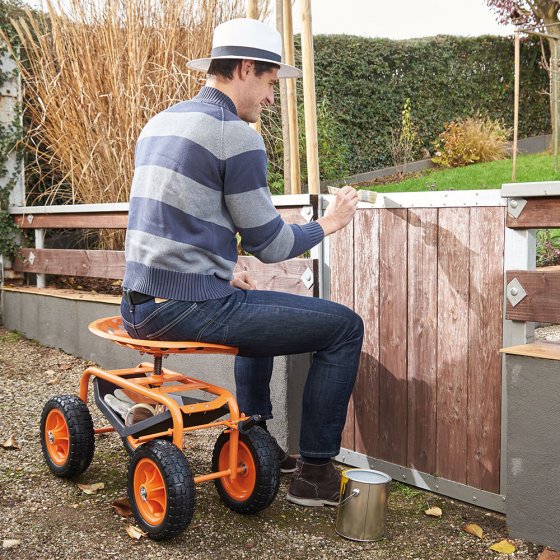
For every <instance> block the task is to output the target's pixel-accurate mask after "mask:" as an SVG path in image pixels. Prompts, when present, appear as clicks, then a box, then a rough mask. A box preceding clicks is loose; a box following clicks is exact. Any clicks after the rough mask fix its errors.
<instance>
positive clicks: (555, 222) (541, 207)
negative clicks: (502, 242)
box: [506, 197, 560, 229]
mask: <svg viewBox="0 0 560 560" xmlns="http://www.w3.org/2000/svg"><path fill="white" fill-rule="evenodd" d="M506 225H507V227H509V228H512V229H521V228H523V229H526V228H557V227H560V197H536V198H528V199H527V203H526V204H525V207H524V208H523V210H522V211H521V214H520V215H519V217H518V218H514V217H513V216H510V215H509V214H508V215H507V218H506Z"/></svg>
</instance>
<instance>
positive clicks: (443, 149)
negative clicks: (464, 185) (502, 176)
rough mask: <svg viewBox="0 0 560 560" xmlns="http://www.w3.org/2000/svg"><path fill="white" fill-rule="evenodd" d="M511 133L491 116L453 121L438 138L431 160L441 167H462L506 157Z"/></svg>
mask: <svg viewBox="0 0 560 560" xmlns="http://www.w3.org/2000/svg"><path fill="white" fill-rule="evenodd" d="M509 134H510V131H509V129H507V128H505V127H504V126H503V125H502V124H501V123H500V122H499V121H498V120H494V119H490V118H489V117H480V116H477V117H469V118H466V119H461V120H458V121H452V122H450V123H447V124H446V125H445V130H444V131H443V132H442V133H441V134H440V135H439V138H438V139H437V140H436V142H435V144H434V146H435V149H436V157H434V158H433V159H432V161H433V162H434V163H436V164H438V165H441V166H442V167H461V166H463V165H469V164H471V163H483V162H487V161H496V160H498V159H505V158H506V157H507V147H508V144H507V139H508V136H509Z"/></svg>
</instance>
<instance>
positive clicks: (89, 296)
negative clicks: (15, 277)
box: [2, 286, 122, 304]
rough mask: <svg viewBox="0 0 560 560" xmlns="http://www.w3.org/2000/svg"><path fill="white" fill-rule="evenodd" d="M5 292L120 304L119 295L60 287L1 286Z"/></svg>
mask: <svg viewBox="0 0 560 560" xmlns="http://www.w3.org/2000/svg"><path fill="white" fill-rule="evenodd" d="M2 290H4V291H5V292H21V293H23V294H34V295H38V296H49V297H57V298H62V299H72V300H79V301H95V302H98V303H114V304H120V302H121V299H122V298H121V296H111V295H108V294H98V293H94V292H89V291H86V290H69V289H60V288H34V287H32V286H3V287H2Z"/></svg>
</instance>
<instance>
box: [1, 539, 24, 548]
mask: <svg viewBox="0 0 560 560" xmlns="http://www.w3.org/2000/svg"><path fill="white" fill-rule="evenodd" d="M19 544H21V541H20V540H18V539H4V540H3V541H2V548H14V546H18V545H19Z"/></svg>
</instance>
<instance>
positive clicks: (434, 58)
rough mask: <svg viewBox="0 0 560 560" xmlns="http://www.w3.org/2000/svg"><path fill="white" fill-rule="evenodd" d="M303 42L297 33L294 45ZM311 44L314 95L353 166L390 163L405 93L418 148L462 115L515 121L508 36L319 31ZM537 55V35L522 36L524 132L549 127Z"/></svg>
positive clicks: (545, 83) (352, 168)
mask: <svg viewBox="0 0 560 560" xmlns="http://www.w3.org/2000/svg"><path fill="white" fill-rule="evenodd" d="M298 43H299V37H297V38H296V51H299V44H298ZM314 47H315V80H316V91H317V99H318V101H321V100H325V102H326V103H327V104H328V105H329V107H330V108H331V110H332V111H333V114H334V115H335V116H336V117H335V118H336V119H337V122H338V124H339V125H341V126H340V127H339V128H340V130H341V131H342V134H343V137H341V138H340V141H341V143H347V144H349V148H350V149H349V150H345V152H346V153H347V157H348V161H347V165H346V166H345V167H346V168H347V170H348V172H349V173H352V174H353V173H360V172H365V171H370V170H372V169H376V168H379V167H384V166H388V165H393V163H394V162H393V161H392V156H391V131H392V130H393V129H398V128H399V126H400V118H401V110H402V108H403V105H404V102H405V100H406V98H410V100H411V105H412V119H413V122H414V123H415V124H416V126H417V127H418V133H419V138H420V141H421V142H420V143H421V147H425V148H427V149H428V150H430V152H433V141H434V140H435V138H436V137H437V136H438V134H439V133H440V132H441V131H442V130H443V127H444V125H445V123H446V122H448V121H450V120H453V119H455V118H457V117H463V116H472V115H474V114H476V113H477V112H480V113H483V114H487V115H489V116H490V117H492V118H498V119H501V120H502V121H503V122H504V123H505V124H506V125H507V126H509V127H512V126H513V57H514V52H513V40H512V39H511V38H506V37H494V36H482V37H473V38H464V37H452V36H437V37H430V38H424V39H415V40H409V41H393V40H388V39H367V38H363V37H355V36H348V35H318V36H316V37H315V38H314ZM540 59H541V46H540V43H539V42H538V41H525V42H523V43H522V46H521V99H520V137H526V136H532V135H537V134H544V133H549V132H550V113H549V101H548V95H546V93H545V92H546V91H548V74H547V72H546V71H545V70H544V69H542V67H541V64H540ZM297 62H298V64H299V60H298V61H297ZM300 87H301V86H300ZM300 94H301V91H300ZM319 127H320V124H319ZM421 147H419V150H418V154H417V155H420V152H421ZM324 178H325V177H324Z"/></svg>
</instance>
